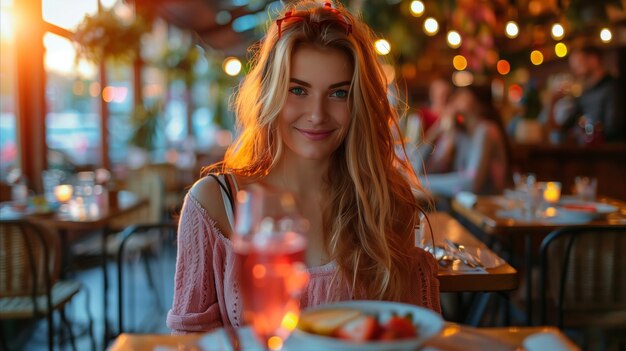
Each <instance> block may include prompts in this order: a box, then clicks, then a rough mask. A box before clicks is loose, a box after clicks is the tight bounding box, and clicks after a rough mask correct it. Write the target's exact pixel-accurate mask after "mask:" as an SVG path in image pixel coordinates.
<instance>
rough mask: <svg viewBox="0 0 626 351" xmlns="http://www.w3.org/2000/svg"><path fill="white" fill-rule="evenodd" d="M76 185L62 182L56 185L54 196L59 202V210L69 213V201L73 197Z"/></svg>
mask: <svg viewBox="0 0 626 351" xmlns="http://www.w3.org/2000/svg"><path fill="white" fill-rule="evenodd" d="M73 194H74V187H73V186H72V185H70V184H61V185H56V186H55V187H54V197H55V198H56V199H57V201H58V202H59V212H60V213H68V212H69V210H68V205H67V204H68V202H69V201H70V200H71V199H72V195H73Z"/></svg>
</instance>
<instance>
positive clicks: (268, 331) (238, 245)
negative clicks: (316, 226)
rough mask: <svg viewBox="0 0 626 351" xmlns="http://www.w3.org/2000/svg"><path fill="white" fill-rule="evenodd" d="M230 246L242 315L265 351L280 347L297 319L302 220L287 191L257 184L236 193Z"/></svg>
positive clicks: (302, 273) (302, 282) (303, 279)
mask: <svg viewBox="0 0 626 351" xmlns="http://www.w3.org/2000/svg"><path fill="white" fill-rule="evenodd" d="M236 208H237V213H236V218H235V221H236V224H235V233H234V235H233V248H234V250H235V253H236V254H237V256H238V259H239V263H238V264H239V284H240V292H241V294H242V297H243V308H244V319H245V320H246V322H247V323H248V324H249V325H250V326H251V327H252V330H253V331H254V333H255V335H256V337H257V339H258V340H259V342H260V343H261V345H263V346H264V347H265V349H266V350H280V349H281V348H282V345H283V342H284V341H285V339H287V337H288V336H289V334H290V333H291V331H292V330H293V329H294V328H295V327H296V325H297V324H298V316H299V314H300V294H301V292H302V290H303V289H304V287H305V286H306V283H307V281H308V273H307V270H306V266H305V264H304V257H305V249H306V238H305V237H304V235H303V234H302V233H303V232H304V230H305V228H306V224H305V223H306V222H305V221H304V220H303V219H301V217H299V216H298V215H297V211H296V208H295V202H294V199H293V197H292V196H291V195H290V194H289V193H284V192H275V191H271V190H268V189H264V188H260V187H256V188H254V189H250V190H247V191H240V192H238V193H237V205H236Z"/></svg>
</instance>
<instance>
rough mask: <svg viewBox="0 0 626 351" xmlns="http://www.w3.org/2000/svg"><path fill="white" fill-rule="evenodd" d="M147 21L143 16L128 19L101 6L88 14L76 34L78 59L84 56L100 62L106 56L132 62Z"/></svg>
mask: <svg viewBox="0 0 626 351" xmlns="http://www.w3.org/2000/svg"><path fill="white" fill-rule="evenodd" d="M147 30H148V26H147V24H146V23H145V22H144V21H143V20H142V19H141V18H139V17H137V18H136V19H134V20H133V21H131V22H128V23H126V22H124V21H123V20H122V19H120V18H119V17H118V16H117V15H116V14H115V12H114V11H113V10H107V9H101V10H100V11H98V13H96V14H95V15H93V16H85V18H84V19H83V21H82V22H81V23H80V24H79V25H78V28H77V30H76V32H75V33H74V36H73V40H74V42H75V43H76V46H77V50H76V60H77V61H78V60H79V59H81V58H84V59H86V60H88V61H91V62H94V63H99V62H102V60H103V59H105V58H112V59H114V60H121V61H130V60H132V59H134V58H135V55H136V54H137V52H138V50H139V45H140V43H141V36H142V35H143V34H144V33H145V32H147Z"/></svg>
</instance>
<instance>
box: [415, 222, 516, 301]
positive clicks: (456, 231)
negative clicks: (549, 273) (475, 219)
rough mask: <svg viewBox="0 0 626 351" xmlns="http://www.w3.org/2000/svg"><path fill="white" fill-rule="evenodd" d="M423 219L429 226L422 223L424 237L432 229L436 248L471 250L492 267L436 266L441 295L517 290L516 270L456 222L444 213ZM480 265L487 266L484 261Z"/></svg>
mask: <svg viewBox="0 0 626 351" xmlns="http://www.w3.org/2000/svg"><path fill="white" fill-rule="evenodd" d="M426 218H427V221H428V222H426V220H424V222H426V223H423V224H424V227H425V232H424V234H423V235H425V236H426V237H427V238H429V237H431V228H432V234H433V235H432V237H433V238H434V240H435V243H434V244H435V246H442V245H443V243H444V241H448V242H451V243H454V244H457V245H463V246H464V247H465V248H467V249H473V252H474V253H478V254H479V255H480V256H482V257H483V258H485V257H490V258H491V260H490V263H491V264H488V265H487V266H486V267H477V269H471V267H465V266H463V265H449V266H442V265H439V267H438V268H439V271H438V274H437V278H438V279H439V290H440V291H441V292H479V291H480V292H489V291H491V292H493V291H510V290H515V289H517V284H518V277H517V270H516V269H515V268H513V267H512V266H511V265H510V264H509V263H508V262H506V261H505V260H503V259H502V258H500V257H499V256H498V255H497V254H496V253H494V252H493V251H492V250H490V249H489V248H488V247H487V245H485V244H484V243H483V242H482V241H480V240H479V239H477V238H476V237H475V236H474V235H473V234H472V233H471V232H470V231H469V230H467V229H466V228H465V227H464V226H463V225H462V224H461V223H460V222H459V221H458V220H456V219H455V218H454V217H452V216H451V215H450V214H449V213H447V212H432V213H428V214H427V216H426ZM428 224H430V226H429V225H428ZM483 261H485V262H484V263H487V262H486V260H485V259H483Z"/></svg>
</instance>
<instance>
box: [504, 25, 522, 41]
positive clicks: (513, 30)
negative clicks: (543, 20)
mask: <svg viewBox="0 0 626 351" xmlns="http://www.w3.org/2000/svg"><path fill="white" fill-rule="evenodd" d="M504 34H505V35H506V36H507V37H508V38H511V39H513V38H517V35H518V34H519V27H518V26H517V23H515V21H508V22H506V26H505V27H504Z"/></svg>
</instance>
